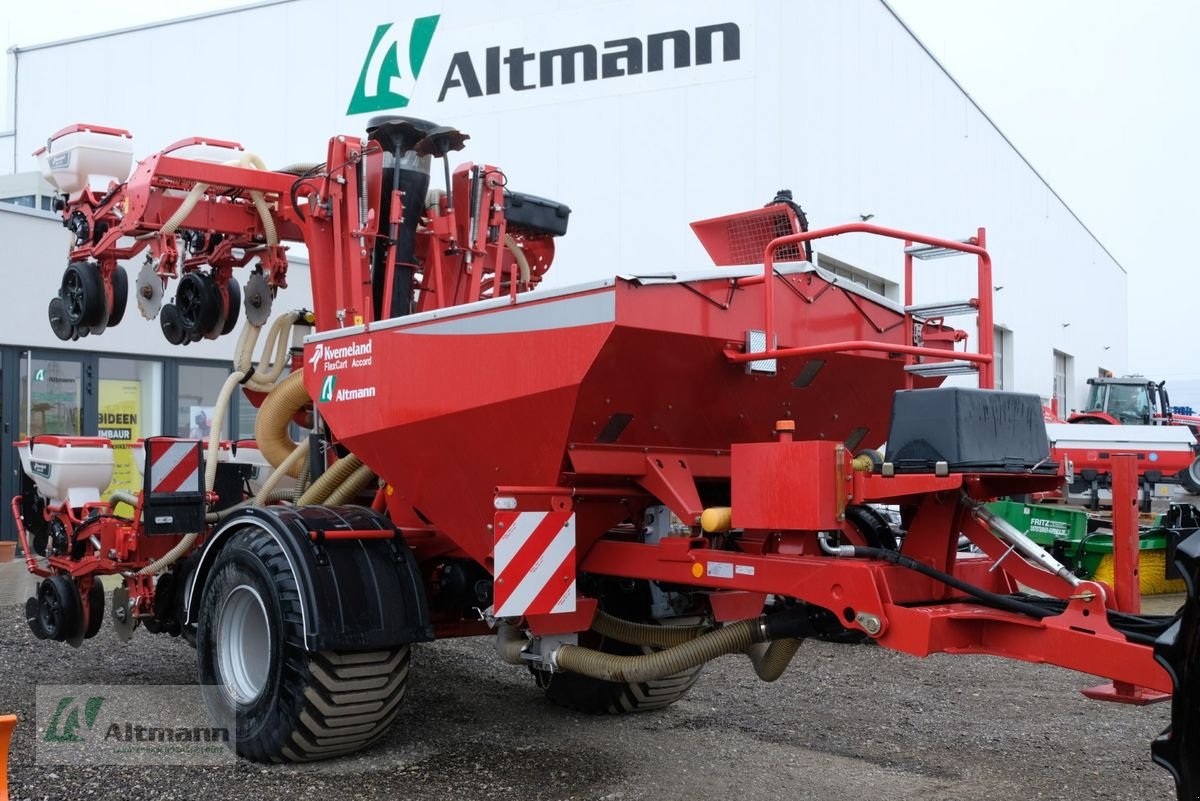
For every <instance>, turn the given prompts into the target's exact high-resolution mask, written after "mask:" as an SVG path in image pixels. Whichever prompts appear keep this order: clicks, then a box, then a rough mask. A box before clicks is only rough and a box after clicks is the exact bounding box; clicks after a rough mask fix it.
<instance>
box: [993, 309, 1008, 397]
mask: <svg viewBox="0 0 1200 801" xmlns="http://www.w3.org/2000/svg"><path fill="white" fill-rule="evenodd" d="M1012 337H1013V334H1012V331H1010V330H1008V329H1007V328H1005V327H1004V326H1002V325H998V326H995V328H994V329H993V331H992V357H993V358H994V359H995V361H994V362H993V363H992V367H993V368H994V369H993V372H994V373H995V375H996V389H1004V388H1006V387H1010V386H1012V383H1013V379H1012V374H1011V372H1010V371H1011V370H1012V366H1013V365H1012V346H1013V344H1012Z"/></svg>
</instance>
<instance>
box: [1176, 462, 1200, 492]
mask: <svg viewBox="0 0 1200 801" xmlns="http://www.w3.org/2000/svg"><path fill="white" fill-rule="evenodd" d="M1179 483H1180V484H1182V485H1183V488H1184V489H1185V490H1187V491H1188V492H1190V493H1191V494H1192V495H1200V456H1197V457H1196V458H1195V459H1193V460H1192V463H1191V465H1189V466H1188V468H1187V469H1186V470H1184V471H1183V472H1182V473H1180V474H1179Z"/></svg>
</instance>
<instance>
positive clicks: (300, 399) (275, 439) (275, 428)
mask: <svg viewBox="0 0 1200 801" xmlns="http://www.w3.org/2000/svg"><path fill="white" fill-rule="evenodd" d="M306 403H309V397H308V390H306V389H305V388H304V373H303V372H300V371H297V372H295V373H292V374H291V375H289V376H288V377H287V378H285V379H283V380H282V381H280V382H279V383H278V384H277V385H276V386H275V388H274V389H272V390H271V391H270V392H269V393H267V397H266V399H265V400H264V401H263V403H262V406H261V407H259V410H258V415H257V416H256V417H255V418H254V439H255V440H256V441H257V442H258V449H259V451H260V452H261V453H262V455H263V456H264V457H265V458H266V460H267V461H268V462H270V463H271V465H272V466H273V467H278V466H279V465H280V464H282V463H283V461H284V459H287V458H288V456H289V454H291V453H292V452H293V451H294V450H295V448H296V443H294V442H292V438H291V437H290V436H288V424H289V423H290V422H291V420H292V415H294V414H295V413H296V412H297V411H298V410H299V409H300V408H301V407H303V406H304V405H305V404H306ZM288 475H290V476H291V477H292V478H298V477H299V476H300V459H299V458H297V459H296V460H295V461H294V462H293V463H292V467H291V468H290V472H289V473H288Z"/></svg>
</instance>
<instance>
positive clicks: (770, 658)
mask: <svg viewBox="0 0 1200 801" xmlns="http://www.w3.org/2000/svg"><path fill="white" fill-rule="evenodd" d="M803 642H804V640H801V639H798V638H796V637H784V638H783V639H781V640H772V641H771V644H770V645H766V644H763V643H758V644H756V645H751V646H750V647H749V648H747V649H746V656H748V657H750V661H751V662H752V663H753V664H754V672H755V674H757V675H758V677H759V678H760V679H762V680H763V681H775V680H776V679H778V678H779V677H780V676H782V675H783V672H784V671H785V670H787V668H788V665H790V664H791V663H792V657H793V656H795V655H796V652H797V651H799V650H800V645H801V644H802V643H803Z"/></svg>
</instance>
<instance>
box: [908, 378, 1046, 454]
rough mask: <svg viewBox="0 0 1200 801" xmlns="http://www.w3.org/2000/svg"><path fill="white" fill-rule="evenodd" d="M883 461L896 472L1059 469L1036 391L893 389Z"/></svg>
mask: <svg viewBox="0 0 1200 801" xmlns="http://www.w3.org/2000/svg"><path fill="white" fill-rule="evenodd" d="M884 461H886V462H891V463H892V464H893V465H895V468H896V471H897V472H933V470H934V466H935V464H936V463H937V462H946V463H947V465H949V468H950V471H951V472H1026V471H1029V470H1033V469H1036V471H1037V472H1046V473H1053V472H1054V471H1055V470H1057V469H1058V465H1057V464H1056V463H1054V462H1051V461H1050V440H1049V438H1048V437H1047V436H1046V423H1045V418H1044V417H1043V415H1042V401H1041V399H1040V398H1039V397H1038V396H1037V395H1026V394H1023V393H1017V392H999V391H996V390H989V389H967V388H962V387H942V388H939V389H913V390H902V391H900V392H897V393H896V394H895V396H893V398H892V424H891V429H890V431H889V432H888V440H887V455H886V456H885V457H884Z"/></svg>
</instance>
